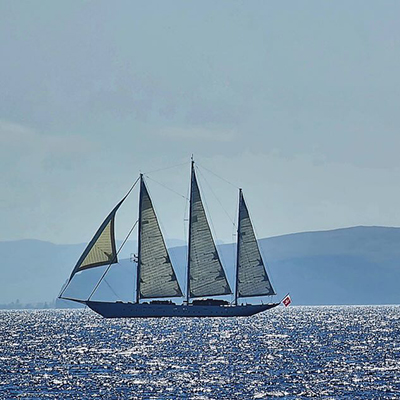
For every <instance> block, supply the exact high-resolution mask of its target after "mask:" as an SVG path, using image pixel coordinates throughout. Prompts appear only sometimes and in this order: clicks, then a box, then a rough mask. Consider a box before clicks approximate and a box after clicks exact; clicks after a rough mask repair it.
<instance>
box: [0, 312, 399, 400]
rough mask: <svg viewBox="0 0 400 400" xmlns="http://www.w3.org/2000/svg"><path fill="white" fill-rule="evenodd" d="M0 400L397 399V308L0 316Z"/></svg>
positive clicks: (2, 314)
mask: <svg viewBox="0 0 400 400" xmlns="http://www.w3.org/2000/svg"><path fill="white" fill-rule="evenodd" d="M0 335H1V336H0V337H1V342H0V398H1V399H15V398H23V399H89V398H101V399H125V398H126V399H204V400H205V399H267V398H268V399H270V398H283V399H302V398H309V397H314V398H318V399H340V398H344V399H363V400H364V399H400V306H382V307H380V306H379V307H375V306H374V307H369V306H368V307H365V306H362V307H361V306H360V307H289V308H287V309H285V308H283V307H278V308H276V309H274V310H271V311H267V312H265V313H263V314H259V315H256V316H253V317H249V318H230V319H223V318H218V319H212V318H203V319H200V318H197V319H178V318H163V319H142V320H135V319H121V320H107V319H103V318H102V317H100V316H97V315H96V314H94V313H93V312H92V311H89V310H73V311H70V310H48V311H45V310H43V311H1V312H0Z"/></svg>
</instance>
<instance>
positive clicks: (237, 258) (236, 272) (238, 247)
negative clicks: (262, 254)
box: [235, 188, 243, 306]
mask: <svg viewBox="0 0 400 400" xmlns="http://www.w3.org/2000/svg"><path fill="white" fill-rule="evenodd" d="M242 197H243V194H242V189H241V188H239V207H238V227H237V237H236V271H235V306H237V303H238V302H237V300H238V287H239V257H240V245H239V242H240V204H241V203H242Z"/></svg>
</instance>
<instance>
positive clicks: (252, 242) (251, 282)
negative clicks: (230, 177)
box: [236, 191, 275, 297]
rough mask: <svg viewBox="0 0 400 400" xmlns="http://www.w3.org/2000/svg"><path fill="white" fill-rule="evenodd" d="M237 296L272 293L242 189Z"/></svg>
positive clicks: (240, 195) (240, 198) (240, 196)
mask: <svg viewBox="0 0 400 400" xmlns="http://www.w3.org/2000/svg"><path fill="white" fill-rule="evenodd" d="M236 290H237V297H251V296H266V295H274V294H275V291H274V289H273V288H272V285H271V282H270V280H269V278H268V275H267V272H266V270H265V266H264V262H263V259H262V257H261V253H260V250H259V248H258V244H257V240H256V236H255V234H254V229H253V226H252V224H251V220H250V216H249V212H248V210H247V206H246V203H245V201H244V198H243V195H242V191H240V194H239V228H238V257H237V289H236Z"/></svg>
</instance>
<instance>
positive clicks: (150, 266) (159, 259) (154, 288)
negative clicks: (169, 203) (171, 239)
mask: <svg viewBox="0 0 400 400" xmlns="http://www.w3.org/2000/svg"><path fill="white" fill-rule="evenodd" d="M139 209H140V215H139V260H138V262H139V280H138V282H139V298H142V299H143V298H157V297H180V296H182V291H181V289H180V286H179V283H178V280H177V279H176V275H175V271H174V269H173V266H172V264H171V260H170V258H169V254H168V250H167V248H166V246H165V242H164V238H163V235H162V233H161V229H160V226H159V224H158V221H157V216H156V213H155V211H154V208H153V204H152V201H151V199H150V195H149V192H148V191H147V188H146V185H145V183H144V181H143V178H142V179H141V184H140V206H139Z"/></svg>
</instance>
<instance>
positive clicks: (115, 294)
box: [104, 278, 119, 300]
mask: <svg viewBox="0 0 400 400" xmlns="http://www.w3.org/2000/svg"><path fill="white" fill-rule="evenodd" d="M104 282H105V283H106V284H107V286H108V287H109V288H110V290H111V291H112V292H113V294H114V296H115V297H116V298H117V300H118V299H119V297H118V294H117V293H116V292H115V290H114V289H113V288H112V287H111V285H110V284H109V283H108V282H107V279H106V278H104Z"/></svg>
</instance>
